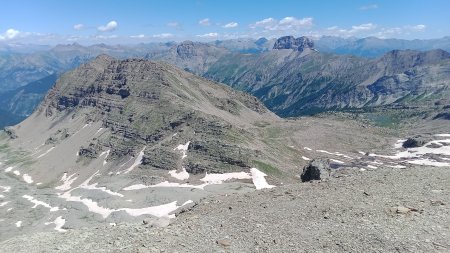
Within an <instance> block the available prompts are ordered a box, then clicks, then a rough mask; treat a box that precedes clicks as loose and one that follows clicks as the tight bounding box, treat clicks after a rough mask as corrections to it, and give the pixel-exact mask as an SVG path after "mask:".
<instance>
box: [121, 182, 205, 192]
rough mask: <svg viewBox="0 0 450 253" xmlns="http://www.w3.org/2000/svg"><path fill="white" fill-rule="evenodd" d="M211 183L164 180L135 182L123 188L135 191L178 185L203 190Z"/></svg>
mask: <svg viewBox="0 0 450 253" xmlns="http://www.w3.org/2000/svg"><path fill="white" fill-rule="evenodd" d="M207 185H209V184H208V183H205V184H200V185H192V184H180V183H172V182H169V181H164V182H161V183H158V184H154V185H143V184H135V185H131V186H128V187H125V188H123V189H122V190H124V191H134V190H141V189H147V188H157V187H178V188H195V189H201V190H203V189H204V188H205V186H207Z"/></svg>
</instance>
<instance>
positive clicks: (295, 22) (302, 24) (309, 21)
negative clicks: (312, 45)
mask: <svg viewBox="0 0 450 253" xmlns="http://www.w3.org/2000/svg"><path fill="white" fill-rule="evenodd" d="M312 25H313V18H311V17H307V18H302V19H297V18H295V17H285V18H283V19H281V20H279V21H278V20H276V19H274V18H266V19H263V20H260V21H257V22H255V23H253V24H250V28H252V29H257V28H260V29H264V30H266V31H287V30H300V29H307V28H311V27H312Z"/></svg>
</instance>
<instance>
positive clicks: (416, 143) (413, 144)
mask: <svg viewBox="0 0 450 253" xmlns="http://www.w3.org/2000/svg"><path fill="white" fill-rule="evenodd" d="M431 140H432V139H431V138H426V137H423V136H415V137H411V138H408V139H407V140H406V141H405V142H403V144H402V147H404V148H417V147H422V146H423V145H425V144H426V143H427V142H429V141H431Z"/></svg>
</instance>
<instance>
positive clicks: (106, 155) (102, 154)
mask: <svg viewBox="0 0 450 253" xmlns="http://www.w3.org/2000/svg"><path fill="white" fill-rule="evenodd" d="M110 152H111V149H108V150H107V151H104V152H102V153H101V154H100V156H99V157H102V156H105V159H104V160H103V166H105V165H106V163H107V162H106V159H108V156H109V153H110Z"/></svg>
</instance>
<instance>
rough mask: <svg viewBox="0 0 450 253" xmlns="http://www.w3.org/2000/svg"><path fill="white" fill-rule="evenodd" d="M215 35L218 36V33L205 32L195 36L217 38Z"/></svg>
mask: <svg viewBox="0 0 450 253" xmlns="http://www.w3.org/2000/svg"><path fill="white" fill-rule="evenodd" d="M217 36H219V34H218V33H205V34H200V35H197V37H199V38H205V39H214V38H217Z"/></svg>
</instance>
